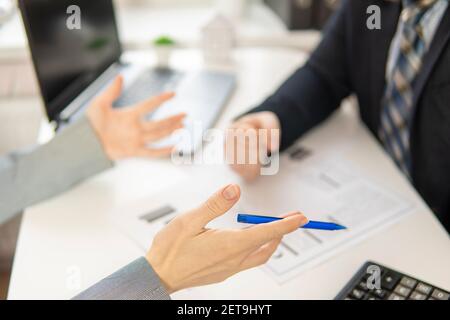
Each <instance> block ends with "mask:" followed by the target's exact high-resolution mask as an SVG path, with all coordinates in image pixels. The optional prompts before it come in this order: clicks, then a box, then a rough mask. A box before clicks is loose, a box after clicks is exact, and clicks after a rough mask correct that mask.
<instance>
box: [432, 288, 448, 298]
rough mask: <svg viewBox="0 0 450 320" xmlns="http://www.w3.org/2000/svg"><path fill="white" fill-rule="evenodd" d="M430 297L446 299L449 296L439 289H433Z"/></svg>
mask: <svg viewBox="0 0 450 320" xmlns="http://www.w3.org/2000/svg"><path fill="white" fill-rule="evenodd" d="M431 297H433V298H434V299H436V300H448V299H449V298H450V294H449V293H448V292H444V291H442V290H439V289H434V290H433V293H432V294H431Z"/></svg>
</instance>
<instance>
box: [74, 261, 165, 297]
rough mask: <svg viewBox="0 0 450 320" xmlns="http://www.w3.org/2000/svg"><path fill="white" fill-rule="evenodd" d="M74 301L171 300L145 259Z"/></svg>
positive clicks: (115, 274)
mask: <svg viewBox="0 0 450 320" xmlns="http://www.w3.org/2000/svg"><path fill="white" fill-rule="evenodd" d="M73 299H74V300H170V296H169V294H168V293H167V291H166V289H165V288H164V286H163V285H162V283H161V280H160V279H159V277H158V275H157V274H156V272H155V271H154V270H153V268H152V266H151V265H150V264H149V263H148V261H147V259H145V258H144V257H142V258H139V259H137V260H135V261H133V262H132V263H130V264H129V265H127V266H125V267H123V268H122V269H120V270H119V271H117V272H115V273H113V274H112V275H110V276H109V277H107V278H105V279H103V280H101V281H100V282H99V283H97V284H95V285H94V286H92V287H91V288H89V289H87V290H86V291H84V292H82V293H80V294H79V295H78V296H76V297H74V298H73Z"/></svg>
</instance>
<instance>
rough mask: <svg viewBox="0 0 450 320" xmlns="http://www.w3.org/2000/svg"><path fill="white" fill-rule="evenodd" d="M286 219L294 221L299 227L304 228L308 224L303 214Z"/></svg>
mask: <svg viewBox="0 0 450 320" xmlns="http://www.w3.org/2000/svg"><path fill="white" fill-rule="evenodd" d="M288 219H292V220H296V221H298V222H300V226H304V225H305V224H307V223H308V218H306V217H305V216H304V215H303V213H297V214H294V215H292V216H289V217H288Z"/></svg>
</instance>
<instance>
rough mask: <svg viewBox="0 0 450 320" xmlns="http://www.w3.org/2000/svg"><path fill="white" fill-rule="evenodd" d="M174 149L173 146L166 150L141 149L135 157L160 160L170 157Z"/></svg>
mask: <svg viewBox="0 0 450 320" xmlns="http://www.w3.org/2000/svg"><path fill="white" fill-rule="evenodd" d="M174 149H175V148H174V147H173V146H172V147H166V148H141V149H139V150H138V151H137V152H136V154H135V156H137V157H142V158H162V157H167V156H169V155H171V154H172V152H173V151H174Z"/></svg>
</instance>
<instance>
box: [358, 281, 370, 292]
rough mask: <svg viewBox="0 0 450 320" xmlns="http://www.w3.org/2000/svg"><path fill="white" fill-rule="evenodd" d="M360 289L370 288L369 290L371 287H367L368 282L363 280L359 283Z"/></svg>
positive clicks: (366, 289)
mask: <svg viewBox="0 0 450 320" xmlns="http://www.w3.org/2000/svg"><path fill="white" fill-rule="evenodd" d="M359 289H361V290H364V291H368V290H369V288H367V283H366V281H361V282H360V283H359Z"/></svg>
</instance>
